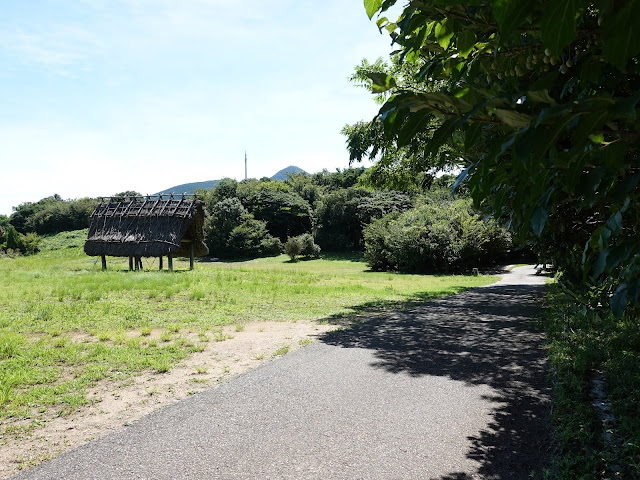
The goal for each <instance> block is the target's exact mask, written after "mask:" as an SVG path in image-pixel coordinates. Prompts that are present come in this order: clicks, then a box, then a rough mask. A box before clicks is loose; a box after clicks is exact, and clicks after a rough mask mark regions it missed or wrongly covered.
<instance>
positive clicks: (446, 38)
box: [435, 18, 453, 50]
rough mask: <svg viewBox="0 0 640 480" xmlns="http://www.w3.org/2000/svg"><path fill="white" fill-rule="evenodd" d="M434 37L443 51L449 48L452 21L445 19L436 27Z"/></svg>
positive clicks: (451, 35)
mask: <svg viewBox="0 0 640 480" xmlns="http://www.w3.org/2000/svg"><path fill="white" fill-rule="evenodd" d="M435 36H436V40H437V41H438V44H440V46H441V47H442V48H444V49H445V50H446V49H447V48H448V47H449V43H450V42H451V37H453V21H451V20H449V19H448V18H445V19H444V20H443V21H442V22H440V23H438V24H437V25H436V29H435Z"/></svg>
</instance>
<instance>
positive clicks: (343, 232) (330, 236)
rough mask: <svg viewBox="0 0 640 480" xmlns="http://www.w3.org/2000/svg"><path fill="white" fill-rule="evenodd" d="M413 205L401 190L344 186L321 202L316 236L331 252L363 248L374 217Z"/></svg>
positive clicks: (322, 245)
mask: <svg viewBox="0 0 640 480" xmlns="http://www.w3.org/2000/svg"><path fill="white" fill-rule="evenodd" d="M410 207H411V199H410V198H409V196H408V195H406V194H403V193H398V192H386V191H369V190H365V189H363V188H355V187H351V188H344V189H340V190H335V191H333V192H331V193H329V194H327V195H325V196H324V197H323V198H322V200H321V201H320V202H319V204H318V208H317V210H316V217H317V222H318V233H317V235H316V239H317V241H318V243H319V244H320V246H321V247H322V248H323V249H325V250H328V251H348V250H362V249H363V247H364V240H363V237H362V230H363V228H364V226H365V225H367V224H369V223H370V222H371V221H372V220H373V219H374V218H380V217H382V216H383V215H385V214H387V213H390V212H392V211H400V212H402V211H404V210H407V209H408V208H410Z"/></svg>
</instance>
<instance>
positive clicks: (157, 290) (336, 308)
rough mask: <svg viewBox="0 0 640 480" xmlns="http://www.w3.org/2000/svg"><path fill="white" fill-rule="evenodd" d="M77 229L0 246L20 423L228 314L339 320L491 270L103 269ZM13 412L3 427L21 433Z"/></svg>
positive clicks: (10, 380)
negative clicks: (36, 244) (38, 243)
mask: <svg viewBox="0 0 640 480" xmlns="http://www.w3.org/2000/svg"><path fill="white" fill-rule="evenodd" d="M84 236H85V233H84V232H71V233H66V234H61V235H58V236H55V237H51V238H48V239H47V240H46V242H45V243H44V245H43V251H42V252H41V253H39V254H38V255H35V256H32V257H19V258H7V257H4V258H0V278H2V282H1V283H0V407H1V409H0V412H1V413H0V419H2V420H6V419H13V420H21V421H20V425H21V426H20V428H21V429H23V430H24V429H29V428H33V427H36V426H37V425H38V424H39V422H41V421H42V420H43V419H46V418H51V417H52V416H55V415H65V414H67V413H69V412H72V411H74V410H75V409H77V408H79V407H81V406H82V405H83V404H85V403H86V402H87V401H88V400H87V398H86V396H85V393H86V389H87V388H88V387H90V386H92V385H95V384H96V382H99V381H101V380H108V381H113V382H123V381H124V382H126V380H127V379H128V378H131V377H132V376H133V375H137V374H140V373H141V372H143V371H148V370H153V371H156V372H166V371H168V370H170V369H171V368H172V367H173V366H175V365H176V364H177V363H178V362H180V361H181V360H183V359H185V358H186V357H188V356H189V355H191V354H192V353H194V352H198V351H201V350H203V349H204V346H205V345H206V344H207V342H212V341H221V340H224V335H222V333H221V327H222V326H225V325H235V326H236V328H237V329H238V331H240V330H241V329H242V328H243V325H245V324H247V323H249V322H256V321H264V320H270V321H298V320H313V321H318V322H342V321H348V320H349V319H350V317H352V316H353V315H354V314H359V313H363V312H366V311H369V310H372V309H374V310H375V309H381V308H399V307H401V306H403V305H406V304H407V303H408V302H415V301H424V300H428V299H431V298H435V297H440V296H445V295H449V294H453V293H457V292H460V291H462V290H465V289H467V288H471V287H475V286H479V285H483V284H487V283H491V282H493V281H495V280H496V278H495V277H489V276H477V277H473V276H420V275H400V274H389V273H374V272H369V271H367V267H366V264H365V263H363V262H362V261H361V260H360V259H359V258H358V257H344V256H342V257H338V256H326V257H324V258H322V259H318V260H310V261H301V262H297V263H291V262H290V261H289V259H288V257H286V256H284V255H282V256H279V257H274V258H267V259H258V260H252V261H247V262H233V263H222V262H201V263H198V264H197V266H196V270H194V271H188V262H185V261H180V260H179V261H176V262H175V269H176V270H177V271H175V272H173V273H170V272H166V271H165V272H158V271H157V260H156V261H153V260H151V259H145V264H144V266H145V269H148V270H146V271H143V272H127V271H126V269H127V267H128V261H127V260H126V259H114V258H109V269H108V271H106V272H102V271H101V270H100V262H99V261H98V262H96V259H95V258H90V257H87V256H86V255H84V253H83V252H82V248H81V245H82V244H83V241H84ZM152 332H154V335H152ZM158 332H160V334H159V335H158ZM114 384H115V383H114ZM22 420H25V421H26V422H25V421H22ZM11 423H13V422H9V423H8V424H7V425H9V426H7V427H5V428H4V429H3V430H4V431H1V432H0V435H6V434H12V433H14V434H15V433H16V432H12V431H11V429H12V428H17V427H15V426H13V427H12V426H11ZM25 425H26V426H25Z"/></svg>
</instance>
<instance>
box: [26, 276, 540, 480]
mask: <svg viewBox="0 0 640 480" xmlns="http://www.w3.org/2000/svg"><path fill="white" fill-rule="evenodd" d="M543 283H544V280H543V279H542V278H540V277H536V276H535V275H533V270H532V269H531V268H530V267H521V268H518V269H516V270H515V271H514V272H512V273H510V274H508V275H506V276H505V277H504V278H503V280H502V281H501V282H499V283H498V284H494V285H492V286H489V287H484V288H480V289H476V290H472V291H468V292H465V293H462V294H459V295H455V296H452V297H449V298H446V299H443V300H439V301H435V302H432V303H428V304H424V305H421V306H419V307H416V308H412V309H410V310H406V311H401V312H396V313H393V314H390V315H385V316H384V317H376V318H373V319H372V320H371V321H368V322H363V323H361V324H358V325H357V326H355V327H353V328H351V329H349V330H345V331H341V332H338V333H333V334H331V335H328V336H327V337H325V338H324V339H322V340H321V341H320V342H317V343H315V344H313V345H310V346H309V347H306V348H304V349H301V350H299V351H297V352H295V353H293V354H290V355H287V356H286V357H284V358H282V359H280V360H277V361H274V362H271V363H269V364H266V365H264V366H263V367H260V368H258V369H256V370H253V371H252V372H249V373H247V374H244V375H240V376H238V377H236V378H234V379H232V380H229V381H228V382H226V383H224V384H222V385H221V386H219V387H217V388H213V389H211V390H209V391H206V392H203V393H201V394H198V395H195V396H193V397H191V398H189V399H187V400H185V401H182V402H180V403H178V404H175V405H172V406H170V407H167V408H164V409H162V410H160V411H158V412H156V413H154V414H152V415H149V416H148V417H145V418H144V419H142V420H140V421H139V422H137V423H135V424H133V425H132V426H129V427H126V428H124V429H123V430H122V431H120V432H117V433H114V434H111V435H109V436H107V437H104V438H102V439H99V440H97V441H94V442H91V443H89V444H87V445H84V446H82V447H80V448H77V449H75V450H72V451H70V452H67V453H66V454H63V455H61V456H60V457H58V458H56V459H55V460H53V461H50V462H47V463H45V464H43V465H41V466H39V467H36V468H34V469H32V470H30V471H27V472H25V473H24V474H21V475H18V476H17V477H16V478H18V479H21V480H26V479H53V478H59V479H142V478H144V479H186V478H189V479H206V478H221V479H227V478H228V479H239V478H260V479H262V478H271V479H277V478H296V479H312V478H318V479H320V478H321V479H333V478H336V479H359V478H362V479H439V480H466V479H468V480H471V479H496V480H497V479H505V480H506V479H509V480H514V479H526V478H529V473H530V472H531V471H532V470H539V469H540V468H542V467H543V466H544V465H545V462H546V461H547V456H548V455H547V449H548V444H549V421H548V416H549V410H550V400H549V392H548V391H547V388H546V381H545V372H546V363H545V359H544V351H543V350H542V349H541V347H540V341H541V339H542V337H541V334H540V333H539V332H538V331H537V330H536V325H535V324H536V321H535V316H536V315H537V314H538V313H539V310H538V308H539V307H538V305H539V303H540V298H539V297H540V295H541V294H542V289H543ZM537 478H540V477H537Z"/></svg>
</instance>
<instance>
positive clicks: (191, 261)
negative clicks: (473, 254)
mask: <svg viewBox="0 0 640 480" xmlns="http://www.w3.org/2000/svg"><path fill="white" fill-rule="evenodd" d="M189 253H190V254H191V255H190V257H189V270H193V242H191V243H190V244H189Z"/></svg>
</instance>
